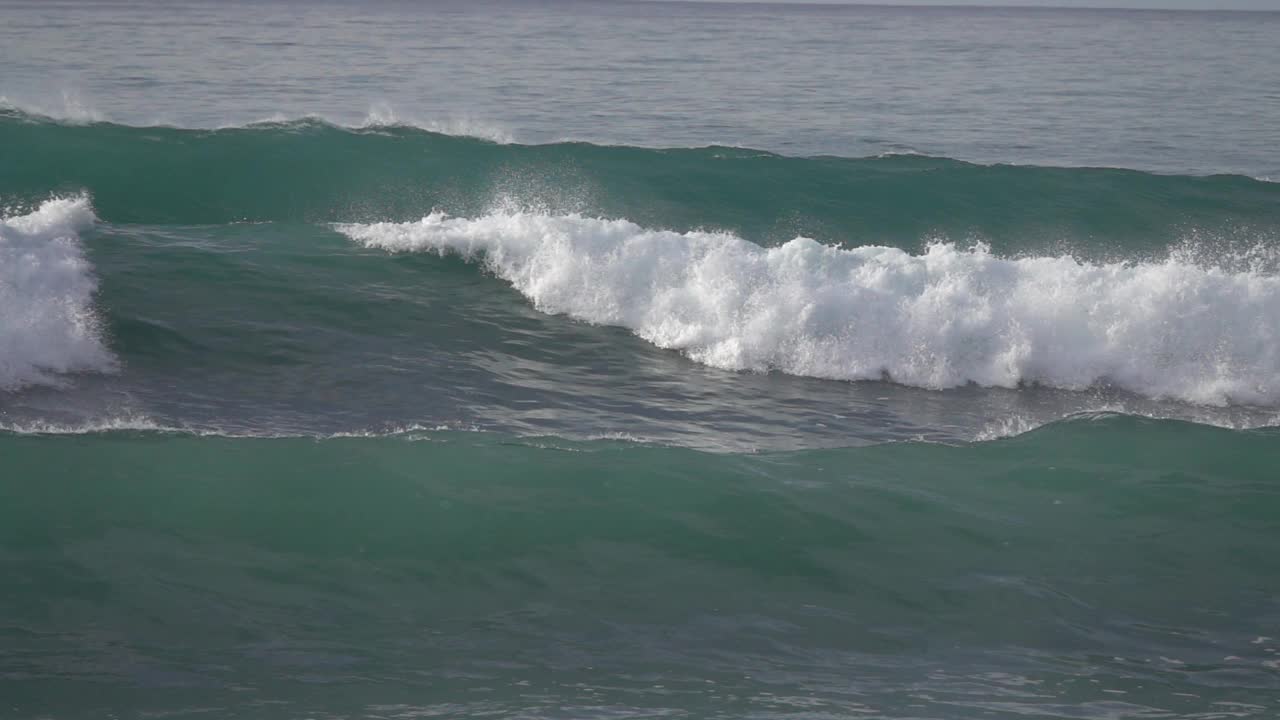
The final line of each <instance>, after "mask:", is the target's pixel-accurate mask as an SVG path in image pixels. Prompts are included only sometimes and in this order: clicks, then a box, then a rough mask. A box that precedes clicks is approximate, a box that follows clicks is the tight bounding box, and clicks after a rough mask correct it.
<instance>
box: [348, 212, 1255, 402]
mask: <svg viewBox="0 0 1280 720" xmlns="http://www.w3.org/2000/svg"><path fill="white" fill-rule="evenodd" d="M339 230H341V231H342V232H343V233H344V234H346V235H348V236H350V237H351V238H352V239H353V240H356V241H359V242H361V243H363V244H365V245H366V246H368V247H373V248H381V249H385V250H390V251H393V252H402V251H430V252H438V253H446V252H452V253H457V254H459V255H462V256H463V257H467V258H476V259H480V260H481V261H482V262H483V263H484V265H485V267H487V268H488V269H489V270H491V271H492V272H493V273H494V274H495V275H497V276H498V277H500V278H502V279H504V280H506V281H507V282H509V283H511V285H512V286H513V287H515V288H516V289H517V290H519V291H520V293H521V294H523V295H525V296H526V297H528V298H529V299H530V300H531V301H533V303H534V305H535V306H536V307H537V308H538V309H539V310H542V311H544V312H549V313H564V314H568V315H570V316H572V317H574V318H577V319H581V320H585V321H588V322H592V323H598V324H605V325H618V326H622V327H625V328H628V329H630V330H632V331H633V332H635V333H636V334H637V335H639V336H640V337H642V338H644V339H645V340H647V341H649V342H652V343H653V344H655V345H657V346H659V347H662V348H670V349H678V350H682V351H684V352H685V353H686V354H688V355H689V357H691V358H693V359H694V360H697V361H698V362H702V363H706V364H708V365H712V366H714V367H719V368H725V369H729V370H755V371H767V370H781V371H783V372H786V373H790V374H793V375H805V376H811V377H819V378H828V379H837V380H875V379H881V378H883V377H886V376H887V377H888V378H890V379H892V380H893V381H895V382H899V383H904V384H907V385H915V386H919V387H925V388H932V389H942V388H949V387H956V386H959V385H964V384H966V383H977V384H979V385H984V386H999V387H1016V386H1018V385H1020V384H1024V383H1038V384H1043V385H1047V386H1050V387H1056V388H1063V389H1072V390H1078V389H1084V388H1088V387H1090V386H1094V385H1098V384H1114V385H1117V386H1119V387H1121V388H1124V389H1126V390H1129V391H1132V392H1135V393H1139V394H1142V395H1148V396H1152V397H1156V398H1175V399H1179V400H1185V401H1188V402H1195V403H1207V404H1227V403H1244V404H1257V405H1275V404H1277V403H1280V332H1278V331H1277V324H1276V318H1280V276H1276V275H1264V274H1261V273H1257V272H1240V273H1232V272H1228V271H1225V270H1222V269H1218V268H1201V267H1198V266H1196V265H1194V264H1190V263H1188V262H1184V261H1180V260H1175V259H1171V260H1167V261H1165V262H1161V263H1137V264H1134V263H1112V264H1090V263H1081V262H1079V261H1077V260H1075V259H1074V258H1072V257H1069V256H1061V257H1037V258H1023V259H1003V258H999V257H996V256H994V255H992V254H991V253H990V252H989V251H988V250H987V249H985V248H976V249H972V250H962V249H959V248H957V247H956V246H955V245H953V244H935V245H932V246H930V247H929V249H928V250H927V252H925V253H924V254H921V255H911V254H908V253H906V252H904V251H902V250H899V249H897V248H888V247H859V248H852V249H843V248H838V247H832V246H829V245H822V244H819V243H818V242H816V241H814V240H811V239H808V238H796V239H794V240H791V241H789V242H787V243H785V244H783V245H780V246H777V247H773V248H762V247H760V246H758V245H755V244H752V243H750V242H747V241H746V240H743V239H741V238H739V237H736V236H734V235H731V234H728V233H708V232H690V233H675V232H669V231H655V230H647V229H645V228H641V227H639V226H637V225H635V224H634V223H631V222H628V221H625V220H601V219H596V218H587V217H582V216H580V215H568V216H548V215H531V214H523V213H517V214H498V215H490V216H486V217H483V218H477V219H463V218H447V217H444V216H443V215H440V214H433V215H430V216H428V217H426V218H423V219H422V220H421V221H420V222H416V223H403V224H397V223H376V224H371V225H341V226H339Z"/></svg>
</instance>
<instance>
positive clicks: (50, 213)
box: [0, 197, 115, 390]
mask: <svg viewBox="0 0 1280 720" xmlns="http://www.w3.org/2000/svg"><path fill="white" fill-rule="evenodd" d="M93 222H94V215H93V210H92V209H91V208H90V206H89V201H88V199H87V198H84V197H74V198H59V199H53V200H48V201H46V202H44V203H43V204H41V205H40V207H39V208H38V209H37V210H35V211H34V212H31V213H28V214H25V215H16V216H12V217H5V218H3V219H0V389H10V390H12V389H15V388H19V387H23V386H26V385H35V384H57V383H58V380H57V377H56V375H57V374H58V373H67V372H75V371H109V370H111V369H112V368H113V367H114V365H115V360H114V358H113V357H112V355H111V354H110V352H109V351H108V350H107V349H106V347H105V346H104V345H103V342H102V336H101V332H100V330H99V321H98V316H97V314H96V313H95V312H94V306H93V295H94V292H95V290H96V289H97V281H96V280H95V279H94V276H93V268H92V267H91V266H90V264H89V262H88V261H87V260H86V259H85V257H84V251H83V248H82V247H81V245H80V241H79V239H78V233H80V232H81V231H83V230H85V229H87V228H89V227H90V226H92V225H93Z"/></svg>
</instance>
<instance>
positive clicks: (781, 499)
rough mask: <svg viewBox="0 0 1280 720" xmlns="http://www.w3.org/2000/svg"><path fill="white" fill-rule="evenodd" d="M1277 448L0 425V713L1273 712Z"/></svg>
mask: <svg viewBox="0 0 1280 720" xmlns="http://www.w3.org/2000/svg"><path fill="white" fill-rule="evenodd" d="M1278 440H1280V438H1278V437H1277V436H1276V434H1275V433H1274V432H1271V431H1269V432H1256V431H1255V432H1237V431H1227V430H1219V429H1214V428H1205V427H1201V426H1195V425H1188V424H1185V423H1176V422H1151V421H1142V420H1137V419H1134V418H1127V417H1116V416H1099V417H1092V418H1085V419H1080V420H1076V421H1071V422H1064V423H1058V424H1055V425H1052V426H1050V427H1047V428H1042V429H1041V430H1038V431H1036V432H1032V433H1029V434H1026V435H1023V436H1021V437H1018V438H1015V439H1012V440H1004V441H998V442H994V443H983V444H978V445H973V446H965V447H947V446H941V445H933V444H922V443H899V444H890V445H882V446H878V447H869V448H860V449H839V450H827V451H815V452H802V453H780V454H765V455H724V454H705V453H697V452H692V451H689V450H682V449H678V448H666V447H642V446H636V445H632V444H628V443H617V442H591V443H572V442H567V441H563V440H554V439H542V440H538V441H531V440H524V441H521V440H517V439H513V438H504V437H501V436H496V435H492V434H483V433H481V434H476V433H448V432H445V433H414V434H410V435H405V436H399V437H382V438H377V437H371V438H335V439H329V440H323V441H318V442H317V441H314V440H307V439H272V440H266V439H258V440H255V439H235V438H209V437H205V438H200V437H191V436H186V435H174V434H161V433H137V432H116V433H107V434H91V435H83V436H80V437H78V438H74V439H68V438H61V437H18V436H13V435H6V434H0V457H3V458H4V462H5V469H6V472H5V476H6V477H5V479H4V481H3V482H0V542H3V547H4V548H5V550H6V553H5V554H3V555H0V568H3V570H4V571H5V577H6V578H8V582H7V586H6V592H4V593H0V632H4V634H5V643H4V646H3V647H4V649H3V652H2V653H0V670H3V672H0V688H3V689H4V694H5V702H6V709H8V710H9V711H10V712H15V713H16V716H17V717H27V716H30V715H45V716H55V717H92V716H104V715H108V714H112V712H113V711H114V710H118V709H121V708H124V707H137V705H136V704H131V703H137V702H139V700H138V697H139V695H141V696H143V698H145V699H144V700H143V701H142V702H143V704H144V705H146V706H147V707H148V708H149V709H151V710H153V711H155V712H156V713H157V714H163V713H162V711H163V712H176V711H177V710H178V709H189V708H194V707H204V708H209V707H215V708H217V710H216V711H215V714H218V715H225V716H228V717H247V718H272V717H280V716H281V715H287V716H299V717H304V716H305V717H326V718H328V717H333V718H337V717H387V716H398V715H403V716H406V717H411V716H432V715H450V716H464V715H475V714H491V715H495V716H501V715H510V714H521V715H523V716H527V717H564V716H566V715H573V716H582V717H585V716H593V715H596V714H597V713H598V712H599V708H601V707H612V708H618V709H619V712H621V710H622V709H627V710H628V711H629V712H633V713H635V714H638V715H640V714H642V715H647V716H663V715H667V714H673V715H678V714H679V713H681V712H686V711H688V710H689V709H690V708H706V710H707V716H708V717H726V718H727V717H750V716H761V717H792V716H795V717H814V716H823V715H822V714H825V715H827V716H832V717H837V716H842V715H843V714H844V713H845V712H847V711H848V710H849V709H850V708H854V709H857V710H859V713H858V714H864V715H873V716H881V717H948V718H969V717H975V718H977V717H985V716H986V715H987V714H989V713H990V712H991V711H992V709H993V707H998V710H999V711H1000V712H1001V713H1004V714H1007V715H1009V716H1027V715H1039V716H1050V717H1052V716H1060V715H1062V714H1063V713H1064V712H1065V711H1066V710H1068V709H1069V710H1070V714H1071V716H1073V717H1087V718H1111V717H1116V716H1117V714H1116V708H1117V707H1118V705H1117V704H1121V705H1119V706H1121V707H1123V708H1124V713H1126V714H1128V715H1131V716H1150V717H1164V716H1181V717H1200V716H1211V715H1214V713H1215V712H1217V711H1219V710H1220V709H1221V708H1223V707H1231V708H1234V709H1233V713H1234V714H1233V716H1234V717H1258V718H1262V717H1270V716H1272V714H1273V711H1274V710H1275V708H1276V706H1275V701H1276V697H1277V692H1278V691H1280V680H1278V678H1280V676H1278V675H1277V672H1276V670H1277V668H1276V663H1277V658H1276V654H1275V653H1276V650H1277V648H1278V647H1280V644H1278V642H1277V640H1276V638H1275V632H1274V628H1275V627H1276V622H1277V621H1278V620H1280V616H1278V615H1277V607H1276V604H1275V598H1276V596H1277V594H1278V593H1280V586H1278V584H1277V582H1278V579H1280V562H1278V560H1277V556H1276V554H1275V552H1274V548H1275V544H1276V541H1277V531H1276V524H1275V517H1276V515H1277V513H1280V485H1277V483H1276V476H1275V472H1274V469H1275V467H1276V466H1277V464H1278V463H1280V442H1277V441H1278ZM1082 528H1087V529H1088V531H1087V532H1083V533H1082V532H1081V529H1082ZM1064 546H1069V547H1070V549H1069V550H1066V551H1064V549H1063V548H1064ZM1206 578H1212V581H1211V582H1208V581H1206ZM1171 597H1176V598H1177V601H1176V602H1171V601H1170V598H1171ZM566 676H568V677H570V678H572V680H571V681H570V682H568V683H566V682H565V681H564V680H563V678H564V677H566ZM51 687H56V688H60V689H61V692H58V693H50V692H48V688H51ZM334 688H340V689H341V692H334ZM476 688H487V690H484V691H478V690H477V689H476ZM539 698H542V699H541V700H540V699H539ZM993 704H994V705H993ZM565 708H568V710H566V709H565ZM1214 716H1216V715H1214Z"/></svg>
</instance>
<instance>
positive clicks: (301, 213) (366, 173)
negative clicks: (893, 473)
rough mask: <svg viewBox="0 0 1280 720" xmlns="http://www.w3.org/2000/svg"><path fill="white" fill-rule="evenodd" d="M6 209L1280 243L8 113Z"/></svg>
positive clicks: (414, 150) (1118, 219) (723, 172)
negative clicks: (537, 215) (503, 205)
mask: <svg viewBox="0 0 1280 720" xmlns="http://www.w3.org/2000/svg"><path fill="white" fill-rule="evenodd" d="M0 142H3V144H4V145H5V147H6V148H9V152H8V156H7V157H6V166H5V171H4V173H3V174H0V197H5V198H8V199H10V200H17V201H23V202H26V203H28V204H29V205H34V204H35V203H38V202H40V201H42V200H44V199H46V198H48V197H49V196H50V195H51V194H64V195H65V194H75V193H81V192H86V191H87V192H89V193H91V194H92V196H93V199H94V206H95V208H96V210H97V212H98V214H99V216H100V217H101V218H102V219H104V220H106V221H108V222H113V223H184V224H201V223H226V222H239V221H268V220H273V221H303V222H371V221H381V220H409V219H415V218H418V217H422V216H423V215H426V214H428V213H430V212H431V211H433V210H441V211H445V212H448V213H450V214H453V215H457V216H476V215H481V214H484V213H486V212H488V211H490V210H492V208H493V205H494V202H495V199H496V198H503V197H507V198H516V199H517V200H518V201H519V202H520V203H521V204H523V205H524V206H526V207H531V208H539V209H542V210H544V211H549V212H582V213H586V214H591V215H598V216H603V217H619V218H620V217H625V218H628V219H630V220H632V221H633V222H636V223H637V224H640V225H643V226H645V227H655V228H669V229H674V230H680V231H687V230H693V229H706V228H718V229H726V230H731V231H733V232H734V233H735V234H738V235H739V236H741V237H743V238H745V239H748V240H751V241H753V242H757V243H761V244H766V245H768V244H778V243H781V242H786V241H787V240H790V239H792V238H793V237H795V236H797V235H804V236H808V237H819V238H825V239H828V240H830V241H832V242H836V243H840V244H848V245H866V244H883V245H895V246H900V247H911V248H918V247H920V245H921V243H922V242H923V241H924V240H927V239H929V238H939V237H945V238H950V239H952V240H956V241H963V240H966V239H969V238H975V237H976V238H981V239H983V240H985V241H986V242H989V243H990V244H991V245H992V247H993V249H994V250H996V251H997V252H1001V253H1017V252H1023V251H1026V250H1028V249H1032V250H1043V249H1044V248H1047V247H1053V246H1059V247H1062V246H1065V247H1068V248H1070V249H1072V250H1075V251H1078V252H1089V253H1098V254H1101V255H1107V256H1110V257H1123V258H1131V257H1135V256H1143V255H1148V254H1152V253H1160V252H1163V251H1165V250H1166V249H1167V248H1168V247H1169V245H1170V244H1173V243H1178V242H1182V241H1184V240H1187V239H1193V240H1196V241H1199V242H1204V243H1223V244H1227V245H1232V246H1241V245H1253V244H1256V243H1257V242H1258V240H1259V238H1271V239H1274V237H1275V233H1276V228H1277V227H1280V186H1278V185H1276V184H1274V183H1264V182H1260V181H1256V180H1252V179H1250V178H1245V177H1239V176H1212V177H1186V176H1162V175H1151V174H1146V173H1141V172H1135V171H1127V170H1108V169H1086V168H1043V167H1018V166H984V165H972V164H968V163H963V162H959V161H954V160H948V159H945V158H931V157H922V156H890V157H880V158H862V159H848V158H837V157H785V156H779V155H773V154H770V153H764V152H758V151H753V150H745V149H738V148H723V147H712V148H701V149H671V150H655V149H645V148H631V147H607V146H595V145H587V144H578V143H571V144H553V145H538V146H523V145H498V144H494V143H490V142H485V141H481V140H476V139H472V138H462V137H450V136H446V135H441V134H436V133H431V132H426V131H422V130H418V129H414V128H406V127H379V128H371V129H365V130H353V129H346V128H339V127H335V126H333V125H328V124H326V123H323V122H319V121H298V122H291V123H282V124H267V125H262V126H254V127H246V128H234V129H224V130H216V131H200V130H181V129H174V128H163V127H155V128H135V127H126V126H120V125H111V124H106V123H95V124H90V125H83V126H69V125H65V124H60V123H55V122H49V121H46V120H41V119H39V118H33V117H31V116H27V115H22V114H16V113H14V112H12V111H11V112H8V113H3V114H0Z"/></svg>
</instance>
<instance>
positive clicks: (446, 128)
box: [0, 92, 516, 145]
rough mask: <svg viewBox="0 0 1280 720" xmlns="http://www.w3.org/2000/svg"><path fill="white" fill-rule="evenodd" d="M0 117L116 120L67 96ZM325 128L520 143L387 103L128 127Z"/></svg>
mask: <svg viewBox="0 0 1280 720" xmlns="http://www.w3.org/2000/svg"><path fill="white" fill-rule="evenodd" d="M0 113H7V114H9V115H13V116H17V117H19V118H21V119H24V120H27V121H29V122H51V123H58V124H64V125H91V124H94V123H112V124H115V122H114V121H113V120H112V118H110V117H108V116H107V115H105V114H104V113H102V112H100V111H99V110H97V109H96V108H94V107H92V106H91V105H89V104H87V103H86V102H85V101H84V100H83V99H82V98H81V97H80V96H79V95H78V94H76V93H71V92H66V93H63V96H62V99H61V102H60V103H58V102H54V103H52V104H48V103H45V104H31V103H23V102H17V101H15V100H12V99H10V98H8V97H5V96H3V95H0ZM311 124H321V125H328V126H331V127H334V128H339V129H343V130H354V131H360V130H376V129H379V128H411V129H418V130H425V131H427V132H431V133H436V134H437V135H450V136H453V137H469V138H475V139H477V140H487V141H489V142H492V143H497V144H499V145H509V144H512V143H514V142H516V138H515V135H514V134H512V132H511V131H510V130H508V129H506V128H504V127H502V126H500V125H498V124H496V123H489V122H484V121H482V120H479V119H476V118H474V117H471V116H467V115H450V116H447V117H445V118H442V119H426V120H424V119H419V118H416V117H408V116H405V115H402V114H400V113H398V112H396V111H395V110H394V109H393V108H392V107H391V106H390V105H388V104H386V103H378V104H375V105H372V106H370V107H369V109H368V111H367V112H365V113H364V117H363V119H362V120H360V121H358V122H350V121H349V120H345V119H342V118H338V117H335V116H332V115H324V114H315V113H303V114H297V113H294V114H288V113H273V114H269V115H264V116H259V117H257V118H254V119H249V120H246V119H243V118H241V119H237V120H230V121H227V122H221V123H213V124H210V125H207V126H205V125H183V124H175V123H172V122H153V123H149V124H146V125H141V126H127V125H121V126H122V127H135V128H139V129H147V128H169V129H175V130H235V129H244V128H252V127H263V126H268V127H269V126H274V125H285V126H288V125H311Z"/></svg>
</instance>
